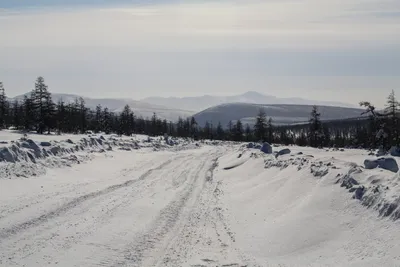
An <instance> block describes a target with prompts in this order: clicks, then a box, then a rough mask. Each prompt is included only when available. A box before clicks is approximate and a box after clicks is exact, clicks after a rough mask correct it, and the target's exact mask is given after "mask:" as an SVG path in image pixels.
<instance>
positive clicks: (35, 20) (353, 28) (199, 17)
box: [0, 0, 400, 49]
mask: <svg viewBox="0 0 400 267" xmlns="http://www.w3.org/2000/svg"><path fill="white" fill-rule="evenodd" d="M380 2H381V1H380ZM380 2H378V1H377V0H374V1H372V0H364V1H360V0H349V1H343V0H338V1H327V0H301V1H265V2H264V1H263V2H258V1H248V2H246V3H247V4H244V1H239V2H235V4H232V3H228V2H226V1H222V2H219V3H207V4H204V3H198V4H170V5H149V6H133V7H129V6H127V7H123V8H122V7H121V8H101V7H98V8H79V9H72V10H67V11H63V10H57V9H56V10H52V11H51V12H49V11H47V12H46V11H45V12H41V11H40V10H39V11H30V12H25V13H18V14H7V13H6V14H4V12H3V13H2V14H1V15H0V17H1V20H2V22H3V23H1V24H0V33H2V36H6V37H7V38H4V39H3V40H2V41H0V45H2V46H35V45H36V46H142V47H148V48H155V49H158V48H160V49H162V48H163V47H167V48H168V47H169V48H171V47H179V48H189V49H190V48H193V49H195V48H224V47H226V46H228V47H246V48H247V47H248V48H256V47H259V48H262V47H265V46H267V47H270V46H273V47H292V48H293V47H315V46H317V47H335V46H349V45H354V46H356V45H357V46H361V45H369V44H370V45H380V44H381V45H387V44H391V45H392V44H393V43H395V44H398V43H400V37H398V34H397V33H398V32H399V31H398V30H399V25H400V17H398V16H395V15H394V14H397V13H396V8H398V5H397V4H396V3H395V2H393V3H392V5H389V4H386V5H385V4H383V3H380ZM364 4H365V6H366V7H367V8H363V6H364ZM372 4H374V5H372ZM371 7H379V9H378V10H376V9H375V11H371ZM377 14H381V15H377ZM382 14H391V15H386V16H384V15H382Z"/></svg>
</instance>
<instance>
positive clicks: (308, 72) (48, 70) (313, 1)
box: [0, 0, 400, 106]
mask: <svg viewBox="0 0 400 267" xmlns="http://www.w3.org/2000/svg"><path fill="white" fill-rule="evenodd" d="M28 2H29V5H28V4H27V3H28ZM30 2H32V3H30ZM78 3H79V4H78ZM39 75H41V76H44V77H45V80H46V83H47V84H48V85H49V88H50V90H51V91H52V92H59V93H61V92H62V93H74V94H80V95H85V96H92V97H119V98H121V97H129V98H134V99H141V98H144V97H148V96H195V95H204V94H218V95H232V94H239V93H243V92H245V91H249V90H251V91H258V92H261V93H265V94H271V95H275V96H279V97H303V98H309V99H318V100H334V101H341V102H347V103H353V104H357V103H358V102H359V101H360V100H371V101H373V102H374V103H376V104H377V105H378V106H381V105H383V103H384V101H385V99H386V95H388V94H389V92H390V91H391V90H393V89H394V90H395V91H396V93H397V94H398V95H399V96H400V1H399V0H329V1H328V0H260V1H256V0H255V1H253V0H236V1H228V0H220V1H215V0H214V1H177V0H176V1H172V0H170V1H167V0H166V1H162V0H156V1H151V0H147V1H145V0H142V1H140V0H139V1H127V0H117V1H115V0H113V1H100V0H96V1H95V0H80V1H77V0H73V1H71V0H68V1H67V0H64V1H61V0H35V1H22V0H20V1H18V0H8V1H4V0H0V81H3V83H4V86H5V88H6V90H7V92H8V95H10V96H14V95H18V94H22V93H25V92H27V91H29V90H31V89H32V88H33V86H34V80H35V78H36V77H37V76H39Z"/></svg>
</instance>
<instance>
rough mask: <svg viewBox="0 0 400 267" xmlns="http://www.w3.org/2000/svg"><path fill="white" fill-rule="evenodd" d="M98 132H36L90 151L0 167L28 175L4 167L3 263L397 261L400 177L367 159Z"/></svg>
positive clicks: (5, 135)
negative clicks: (366, 165) (369, 163)
mask: <svg viewBox="0 0 400 267" xmlns="http://www.w3.org/2000/svg"><path fill="white" fill-rule="evenodd" d="M101 136H103V138H100V137H98V136H97V137H93V136H92V138H94V139H95V140H97V138H99V139H101V140H102V143H100V142H99V141H96V144H95V145H93V144H91V139H90V137H88V136H87V135H80V136H74V135H63V136H57V135H51V136H39V135H37V136H36V135H29V136H28V138H30V139H31V140H32V141H33V142H34V143H35V144H36V145H38V146H39V147H40V148H41V149H42V148H45V149H50V148H54V147H60V148H67V147H68V146H74V145H76V144H82V146H83V147H84V149H83V150H80V151H79V152H74V153H66V154H64V155H50V156H48V157H46V158H35V159H36V160H37V162H36V163H33V162H31V163H30V164H29V166H30V167H31V168H33V170H34V171H37V170H39V169H40V170H42V171H41V172H34V171H32V173H34V175H33V174H32V175H30V173H29V172H27V171H26V170H28V167H27V165H26V164H25V165H23V164H22V163H24V162H23V161H19V162H17V163H10V162H2V163H0V166H3V167H4V166H5V165H7V166H8V167H9V169H11V165H13V166H14V167H13V168H14V169H18V170H20V172H24V173H25V175H26V177H24V178H22V177H21V176H20V177H17V176H15V175H10V174H9V173H8V174H6V173H3V172H0V266H33V267H34V266H68V267H69V266H162V267H164V266H165V267H178V266H206V267H208V266H249V267H250V266H399V265H400V252H399V251H400V243H399V242H398V240H399V239H400V231H399V227H400V224H399V223H400V220H398V219H399V218H400V211H399V208H398V207H399V206H400V203H399V201H400V200H399V199H400V187H399V185H398V181H399V179H400V173H399V172H398V173H393V172H391V171H387V170H384V169H381V168H375V169H372V170H367V169H365V168H364V167H363V162H364V160H365V159H366V158H371V157H370V156H368V154H369V151H365V150H356V149H354V150H353V149H346V150H344V151H340V150H338V149H314V148H304V147H296V146H290V147H285V146H279V147H276V146H274V147H273V149H274V150H276V151H274V152H279V151H281V150H285V151H288V150H287V149H290V152H289V153H288V154H283V155H280V156H279V157H278V158H276V157H275V156H274V154H264V153H263V152H261V151H260V149H255V148H248V147H247V144H235V143H231V142H216V141H204V142H198V143H195V142H192V141H190V140H184V139H174V140H173V143H174V145H173V146H171V145H169V144H167V143H166V142H165V140H164V137H156V138H148V137H147V136H135V137H118V136H115V135H113V136H108V135H101ZM20 137H21V136H20V135H18V134H15V133H11V132H0V140H8V141H9V143H8V144H6V145H5V147H8V146H9V145H11V141H15V142H16V141H17V139H19V138H20ZM68 139H70V140H71V141H72V142H73V143H74V144H70V143H68V142H66V140H68ZM84 140H85V141H84ZM168 141H170V140H168ZM18 142H19V141H18ZM41 142H49V143H50V144H51V146H50V147H49V146H45V147H43V146H41ZM85 142H86V143H87V145H86V146H85V145H84V144H85ZM168 143H169V142H168ZM14 144H15V143H14ZM55 144H56V145H55ZM60 144H62V145H60ZM106 145H110V146H111V147H112V148H113V149H112V150H106V149H104V151H100V149H101V148H106ZM119 148H130V150H129V151H128V150H120V149H119ZM21 149H26V150H29V149H30V148H21ZM300 152H301V153H300ZM60 153H61V152H60ZM64 156H68V157H76V158H77V159H78V160H80V158H85V159H84V160H80V163H81V164H77V162H73V161H72V160H70V161H67V162H68V164H64V163H65V162H64V163H63V161H61V158H62V157H64ZM372 159H373V158H372ZM396 160H397V161H398V160H399V159H398V158H396ZM47 161H51V162H53V163H58V164H54V165H52V164H46V162H47ZM35 166H36V167H35ZM24 170H25V171H24ZM4 178H7V179H4Z"/></svg>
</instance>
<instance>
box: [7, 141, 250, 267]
mask: <svg viewBox="0 0 400 267" xmlns="http://www.w3.org/2000/svg"><path fill="white" fill-rule="evenodd" d="M222 150H223V149H222V148H218V149H217V148H207V149H198V150H191V151H190V152H185V151H182V152H180V153H171V152H161V153H157V155H152V156H151V157H150V156H149V155H146V154H145V153H143V154H141V153H136V154H133V153H129V152H126V153H124V152H120V154H119V155H116V156H115V157H113V158H107V159H96V161H95V162H92V163H89V164H87V165H82V166H79V168H76V169H75V171H73V170H69V171H67V172H66V173H65V175H66V176H68V177H69V179H68V178H66V176H64V177H59V176H57V175H55V174H54V176H53V177H51V175H48V176H47V177H46V178H48V179H46V180H41V181H40V182H41V183H40V182H39V181H38V180H37V179H32V180H26V181H24V182H26V183H27V184H25V186H26V187H25V186H24V188H21V190H20V191H19V192H14V193H15V195H14V196H13V197H12V198H11V196H10V198H9V200H10V202H7V201H5V202H3V203H1V204H0V264H1V266H181V265H185V266H186V265H187V266H209V265H210V263H211V262H212V263H213V266H214V265H215V264H217V265H220V266H222V265H224V264H225V265H226V266H228V265H227V264H230V265H229V266H245V264H242V263H240V262H230V261H228V262H221V263H218V262H214V261H212V260H209V259H206V258H204V259H197V258H196V253H199V252H200V251H199V250H197V249H195V248H199V247H201V246H207V249H210V248H213V246H218V248H217V249H218V250H217V251H216V253H222V254H232V253H234V252H235V251H234V250H231V249H230V248H229V246H230V245H231V243H233V242H232V240H231V237H230V235H229V231H228V230H227V229H226V226H225V222H224V221H223V220H222V217H221V216H220V213H219V210H218V209H217V207H216V201H217V199H216V198H215V194H216V189H217V188H216V186H217V184H215V183H212V176H213V171H214V168H215V167H216V166H217V165H216V164H217V160H218V157H219V156H220V155H221V154H222V153H223V151H222ZM152 154H154V153H152ZM129 160H131V161H132V166H129V164H127V163H128V162H129ZM99 161H100V162H99ZM100 166H102V167H100ZM127 166H128V168H126V167H127ZM57 179H62V184H61V186H57V183H56V182H57V181H56V180H57ZM34 180H36V183H38V182H39V184H35V183H34V182H33V181H34ZM10 182H11V183H12V182H13V181H10ZM30 182H32V183H31V184H30ZM20 185H22V184H18V182H16V184H15V186H20ZM5 194H7V193H6V192H5ZM14 197H15V198H14ZM11 201H12V202H11ZM210 229H211V230H212V231H214V232H215V233H214V234H213V235H211V236H209V234H210V233H208V232H209V230H210ZM213 238H214V239H215V240H213ZM216 241H217V242H218V244H213V243H214V242H216ZM211 250H212V249H211ZM235 256H236V257H237V259H238V260H239V259H240V257H239V255H235ZM226 258H227V259H228V258H229V259H232V255H226Z"/></svg>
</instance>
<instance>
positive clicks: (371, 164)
mask: <svg viewBox="0 0 400 267" xmlns="http://www.w3.org/2000/svg"><path fill="white" fill-rule="evenodd" d="M378 165H379V164H378V161H377V160H374V159H366V160H364V167H365V168H366V169H367V170H371V169H375V168H378Z"/></svg>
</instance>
